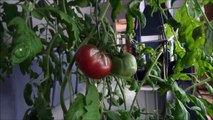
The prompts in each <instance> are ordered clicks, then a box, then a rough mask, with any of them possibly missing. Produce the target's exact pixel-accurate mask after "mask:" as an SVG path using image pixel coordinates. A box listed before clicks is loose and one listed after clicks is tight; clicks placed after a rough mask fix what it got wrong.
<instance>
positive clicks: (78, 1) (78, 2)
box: [69, 0, 89, 7]
mask: <svg viewBox="0 0 213 120" xmlns="http://www.w3.org/2000/svg"><path fill="white" fill-rule="evenodd" d="M69 5H72V6H74V5H75V6H79V7H87V6H88V5H89V1H88V0H75V1H70V2H69Z"/></svg>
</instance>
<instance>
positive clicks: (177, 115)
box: [172, 99, 189, 120]
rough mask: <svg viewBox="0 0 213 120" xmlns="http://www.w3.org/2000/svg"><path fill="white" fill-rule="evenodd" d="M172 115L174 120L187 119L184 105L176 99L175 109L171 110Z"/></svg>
mask: <svg viewBox="0 0 213 120" xmlns="http://www.w3.org/2000/svg"><path fill="white" fill-rule="evenodd" d="M172 114H173V116H174V120H181V119H184V120H189V113H188V111H187V110H186V108H185V106H184V105H183V103H182V102H181V101H180V100H178V99H176V101H175V110H174V111H173V113H172Z"/></svg>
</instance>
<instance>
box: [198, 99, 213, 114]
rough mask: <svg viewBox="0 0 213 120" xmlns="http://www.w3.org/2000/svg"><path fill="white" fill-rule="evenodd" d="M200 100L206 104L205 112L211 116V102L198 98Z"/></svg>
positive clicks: (212, 109) (212, 110)
mask: <svg viewBox="0 0 213 120" xmlns="http://www.w3.org/2000/svg"><path fill="white" fill-rule="evenodd" d="M200 101H201V102H202V103H203V104H204V105H205V106H206V108H207V109H206V111H207V114H208V115H209V116H210V117H213V104H212V103H210V102H208V101H207V100H206V99H203V98H200Z"/></svg>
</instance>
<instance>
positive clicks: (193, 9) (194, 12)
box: [186, 0, 202, 18]
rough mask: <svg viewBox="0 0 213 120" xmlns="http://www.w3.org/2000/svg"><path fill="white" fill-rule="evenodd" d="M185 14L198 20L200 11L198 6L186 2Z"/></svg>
mask: <svg viewBox="0 0 213 120" xmlns="http://www.w3.org/2000/svg"><path fill="white" fill-rule="evenodd" d="M186 6H188V7H186V8H187V13H188V15H189V16H190V17H192V18H199V17H200V16H201V15H202V11H201V10H200V9H199V6H198V5H197V4H196V3H195V2H194V1H192V0H190V1H188V2H186Z"/></svg>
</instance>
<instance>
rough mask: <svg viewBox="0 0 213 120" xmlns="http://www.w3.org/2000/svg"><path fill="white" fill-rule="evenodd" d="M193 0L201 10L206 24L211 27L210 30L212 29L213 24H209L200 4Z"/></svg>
mask: <svg viewBox="0 0 213 120" xmlns="http://www.w3.org/2000/svg"><path fill="white" fill-rule="evenodd" d="M194 1H195V4H196V5H197V6H198V8H199V9H200V11H201V13H202V15H203V17H204V19H205V20H206V22H207V24H208V26H209V27H210V28H211V30H213V26H212V25H211V24H210V22H209V19H208V18H207V16H206V14H205V13H204V11H203V10H202V8H201V6H200V4H199V3H198V1H197V0H194Z"/></svg>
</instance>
